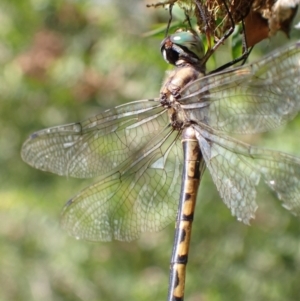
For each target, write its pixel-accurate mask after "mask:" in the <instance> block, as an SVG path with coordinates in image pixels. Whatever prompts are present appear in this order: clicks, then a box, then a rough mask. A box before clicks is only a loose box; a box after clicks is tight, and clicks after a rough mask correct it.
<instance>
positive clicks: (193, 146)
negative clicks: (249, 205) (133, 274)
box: [168, 127, 205, 301]
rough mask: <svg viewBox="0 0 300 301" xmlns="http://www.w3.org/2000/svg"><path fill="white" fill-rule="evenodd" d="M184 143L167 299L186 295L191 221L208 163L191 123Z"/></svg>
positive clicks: (185, 133)
mask: <svg viewBox="0 0 300 301" xmlns="http://www.w3.org/2000/svg"><path fill="white" fill-rule="evenodd" d="M182 146H183V153H184V164H183V173H182V187H181V194H180V204H179V209H178V213H177V219H176V225H175V238H174V247H173V251H172V257H171V263H170V269H171V273H170V280H169V281H170V283H169V295H168V301H182V300H183V298H184V284H185V274H186V264H187V261H188V252H189V247H190V239H191V231H192V222H193V219H194V210H195V204H196V199H197V191H198V187H199V184H200V179H201V175H202V173H203V171H204V166H205V165H204V159H203V158H202V154H201V151H200V147H199V143H198V141H197V139H196V137H195V130H194V129H193V128H192V127H188V128H186V129H184V130H183V133H182Z"/></svg>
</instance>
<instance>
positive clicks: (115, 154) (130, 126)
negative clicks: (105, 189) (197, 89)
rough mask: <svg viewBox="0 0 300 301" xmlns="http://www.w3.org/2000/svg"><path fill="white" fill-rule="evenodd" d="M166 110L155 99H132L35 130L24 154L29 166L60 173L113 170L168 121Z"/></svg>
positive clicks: (89, 174)
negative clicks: (77, 120)
mask: <svg viewBox="0 0 300 301" xmlns="http://www.w3.org/2000/svg"><path fill="white" fill-rule="evenodd" d="M164 111H165V110H164V109H163V108H162V107H161V106H160V104H159V102H157V101H155V100H141V101H135V102H131V103H128V104H125V105H122V106H119V107H116V108H113V109H111V110H107V111H105V112H103V113H100V114H99V115H97V116H95V117H92V118H89V119H87V120H85V121H83V122H81V123H73V124H68V125H63V126H57V127H53V128H49V129H45V130H41V131H39V132H36V133H34V134H32V135H31V136H30V138H29V139H28V140H27V141H25V143H24V144H23V146H22V151H21V155H22V158H23V160H24V161H25V162H27V163H28V164H29V165H31V166H33V167H35V168H38V169H41V170H44V171H49V172H53V173H56V174H59V175H65V176H72V177H78V178H89V177H94V176H97V175H100V174H101V175H103V174H106V173H108V172H110V173H111V172H113V171H116V168H119V167H120V165H121V164H122V163H123V162H125V161H126V159H128V157H130V156H132V153H134V152H137V151H139V150H140V149H143V147H144V145H145V144H146V143H147V142H148V141H149V140H151V139H153V137H155V136H156V135H158V134H159V133H160V132H161V131H162V130H163V128H164V127H165V126H166V125H167V124H169V120H168V116H167V114H166V113H165V112H164Z"/></svg>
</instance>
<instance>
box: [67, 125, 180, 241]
mask: <svg viewBox="0 0 300 301" xmlns="http://www.w3.org/2000/svg"><path fill="white" fill-rule="evenodd" d="M125 163H126V164H124V166H125V168H123V169H122V170H119V171H118V172H115V173H113V174H112V175H110V176H109V177H107V178H105V179H104V180H103V181H101V182H98V183H96V184H94V185H92V186H90V187H88V188H87V189H85V190H83V191H81V192H80V193H79V194H78V195H76V196H75V197H74V198H73V199H71V200H70V201H69V202H68V203H67V205H66V207H65V209H64V211H63V213H62V225H63V227H64V228H65V229H66V230H67V231H68V232H69V233H70V234H71V235H73V236H75V237H78V238H83V239H86V240H90V241H100V240H101V241H109V240H112V239H117V240H125V241H130V240H133V239H136V238H138V236H139V234H140V233H141V232H144V231H159V230H161V229H162V228H164V227H165V226H166V225H167V224H169V223H170V222H171V221H174V220H175V216H176V212H177V204H178V198H179V193H180V182H181V172H182V166H181V165H182V149H181V143H180V139H178V132H175V131H172V129H171V128H170V127H166V128H165V130H164V131H162V132H161V133H160V134H159V135H156V136H155V137H154V139H152V140H150V141H149V142H148V143H147V144H146V145H145V146H144V147H143V149H141V150H140V152H139V153H138V154H137V155H136V156H135V157H131V158H129V159H128V160H127V161H126V162H125Z"/></svg>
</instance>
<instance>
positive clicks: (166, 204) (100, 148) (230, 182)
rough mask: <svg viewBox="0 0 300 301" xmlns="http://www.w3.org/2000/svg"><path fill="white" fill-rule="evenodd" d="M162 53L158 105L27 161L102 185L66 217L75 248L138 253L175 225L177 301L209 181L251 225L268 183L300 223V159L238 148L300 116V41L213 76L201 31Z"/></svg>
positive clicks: (133, 106) (39, 140)
mask: <svg viewBox="0 0 300 301" xmlns="http://www.w3.org/2000/svg"><path fill="white" fill-rule="evenodd" d="M161 52H162V55H163V57H164V59H165V60H166V61H167V62H168V63H170V64H172V65H174V66H175V68H174V70H173V71H171V72H170V73H169V75H168V76H167V78H166V80H165V82H164V84H163V86H162V88H161V91H160V95H159V97H157V98H153V99H146V100H138V101H133V102H130V103H127V104H123V105H120V106H117V107H115V108H112V109H109V110H106V111H104V112H102V113H100V114H98V115H96V116H94V117H91V118H89V119H87V120H85V121H83V122H77V123H71V124H67V125H61V126H56V127H51V128H48V129H44V130H41V131H38V132H35V133H33V134H32V135H31V136H30V137H29V138H28V139H27V140H26V141H25V143H24V144H23V146H22V150H21V156H22V158H23V160H24V161H25V162H26V163H28V164H29V165H31V166H32V167H34V168H37V169H40V170H43V171H48V172H52V173H55V174H58V175H61V176H69V177H77V178H93V177H96V176H97V177H98V179H97V181H96V182H95V183H94V184H93V185H91V186H89V187H87V188H86V189H84V190H83V191H81V192H79V193H78V194H77V195H75V196H74V197H73V198H71V199H70V200H69V201H68V202H67V204H66V205H65V207H64V209H63V211H62V216H61V224H62V227H63V228H65V229H66V230H67V232H68V233H69V234H70V235H72V236H74V237H76V238H80V239H85V240H89V241H111V240H113V239H115V240H121V241H131V240H134V239H137V238H138V237H139V236H140V234H141V233H142V232H148V231H150V232H151V231H159V230H161V229H163V228H164V227H166V226H167V225H168V224H169V223H171V222H174V221H175V222H176V223H175V225H176V226H175V234H174V236H175V238H174V246H173V251H172V256H171V263H170V280H169V291H168V300H169V301H171V300H173V301H174V300H176V301H179V300H183V299H184V286H185V272H186V264H187V259H188V252H189V243H190V240H191V229H192V222H193V216H194V210H195V203H196V199H197V191H198V187H199V184H200V181H201V177H202V175H203V173H204V171H205V169H208V171H209V173H210V175H211V177H212V180H213V182H214V184H215V186H216V188H217V190H218V192H219V194H220V197H221V199H222V200H223V201H224V203H225V204H226V206H227V207H228V208H229V209H230V210H231V213H232V215H233V216H235V217H236V218H237V219H238V220H239V221H242V222H244V223H245V224H249V223H250V220H251V219H253V218H254V217H255V211H256V209H257V203H256V193H257V185H258V183H259V182H260V180H262V181H263V182H265V183H266V185H267V186H268V187H269V188H270V189H271V190H273V191H274V192H275V193H276V195H277V197H278V199H279V200H280V201H281V202H282V205H283V206H284V207H285V208H286V209H287V210H290V211H291V212H292V213H293V214H294V215H300V158H299V157H296V156H292V155H289V154H286V153H283V152H279V151H272V150H268V149H263V148H259V147H256V146H253V145H249V144H247V143H244V142H242V141H240V140H238V139H237V138H234V137H232V135H233V134H255V133H261V132H265V131H269V130H272V129H275V128H277V127H279V126H281V125H283V124H285V123H287V122H288V121H289V120H291V119H293V118H294V117H295V116H296V114H297V113H298V111H299V110H300V93H299V91H298V90H299V85H300V41H299V42H296V43H294V44H292V45H291V46H287V47H284V48H282V49H280V50H276V51H275V52H273V53H271V54H269V55H268V56H266V57H265V58H263V59H261V60H259V61H257V62H255V63H251V64H249V65H244V66H239V67H231V68H228V69H225V70H223V71H218V72H215V73H214V72H212V73H208V74H205V72H206V71H205V63H204V62H203V60H202V58H203V57H204V56H205V55H204V52H205V51H204V47H203V44H202V42H201V39H200V38H199V37H198V35H197V34H196V33H195V32H193V31H184V30H183V31H179V32H175V33H174V34H172V35H170V36H168V37H167V38H165V39H164V40H163V42H162V43H161Z"/></svg>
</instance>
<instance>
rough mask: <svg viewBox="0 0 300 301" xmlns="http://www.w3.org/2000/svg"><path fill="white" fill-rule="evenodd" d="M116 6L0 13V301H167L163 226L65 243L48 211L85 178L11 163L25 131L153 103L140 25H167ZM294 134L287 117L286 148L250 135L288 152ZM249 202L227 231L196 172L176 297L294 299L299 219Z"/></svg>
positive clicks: (299, 267)
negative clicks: (251, 214)
mask: <svg viewBox="0 0 300 301" xmlns="http://www.w3.org/2000/svg"><path fill="white" fill-rule="evenodd" d="M124 3H125V2H122V1H118V2H117V1H95V0H94V1H92V0H89V1H88V0H87V1H54V0H51V1H50V0H42V1H37V0H32V1H29V0H18V1H11V0H2V2H1V4H0V20H1V28H0V64H1V68H0V118H1V128H0V180H1V189H0V283H1V290H0V300H1V301H10V300H14V301H33V300H44V301H47V300H57V301H58V300H64V301H67V300H70V301H71V300H72V301H76V300H88V301H93V300H103V301H110V300H113V301H118V300H120V301H121V300H139V301H142V300H155V299H157V300H163V299H166V295H167V283H168V271H169V258H170V255H171V248H172V239H173V228H174V227H173V225H170V226H169V227H168V228H167V229H166V230H164V231H162V232H160V233H155V234H151V235H150V234H148V233H146V234H145V235H143V236H142V237H141V239H140V240H138V241H136V242H132V243H119V242H112V243H99V244H91V243H87V242H84V241H77V240H74V239H73V238H70V237H68V236H67V235H66V234H65V233H64V232H63V231H62V230H61V228H60V227H59V212H60V209H61V207H62V206H63V203H64V202H65V201H66V200H67V199H68V198H70V197H71V196H72V195H74V194H75V193H76V192H78V191H79V190H80V189H81V188H83V187H86V186H87V185H88V184H90V183H91V182H93V180H90V181H87V180H84V181H83V180H78V179H66V178H62V177H59V176H56V175H49V174H45V173H43V172H41V171H37V170H34V169H32V168H30V167H29V166H27V165H26V164H25V163H23V162H22V160H21V159H20V148H21V144H22V142H23V141H24V140H25V139H26V137H27V136H28V135H29V134H30V133H32V132H33V131H36V130H39V129H42V128H44V127H48V126H54V125H57V124H63V123H69V122H73V121H76V120H81V119H84V118H86V117H88V116H90V115H94V114H96V113H97V112H99V111H100V110H102V109H105V108H109V107H112V106H115V105H118V104H120V103H124V102H127V101H130V100H136V99H142V98H147V97H155V96H158V91H159V89H160V85H161V82H162V80H163V77H164V71H165V70H166V68H167V66H166V64H165V63H164V61H163V60H162V59H161V57H160V53H159V43H160V39H157V38H156V37H147V38H146V37H142V36H143V35H144V34H145V33H146V32H148V31H149V29H150V28H151V26H152V25H151V24H153V23H159V21H161V20H163V22H161V23H166V22H167V18H168V13H167V11H163V10H160V11H158V10H154V9H153V8H152V9H146V7H145V4H144V3H143V2H142V1H126V4H124ZM133 12H134V13H133ZM144 36H145V35H144ZM283 43H284V41H283ZM222 51H223V53H225V52H226V50H225V51H224V50H222V49H220V53H222ZM216 61H218V60H216ZM225 62H226V61H225ZM214 64H215V62H214V63H209V68H210V69H212V68H213V67H214ZM298 128H299V120H296V121H295V122H294V123H293V124H292V126H291V127H290V128H289V129H288V130H287V131H285V137H284V138H285V140H284V141H285V142H282V139H283V138H282V135H280V136H279V134H278V132H277V133H276V134H274V135H271V134H269V135H266V136H259V137H255V138H256V140H257V141H258V140H260V141H261V142H262V140H263V139H264V140H265V141H266V144H268V145H270V146H272V147H276V145H274V143H273V144H272V143H271V141H275V143H277V145H278V147H277V148H281V149H282V148H284V150H286V151H288V150H289V151H294V152H297V151H298V154H299V150H297V147H298V145H299V143H297V141H296V142H295V141H294V140H295V139H294V138H295V137H298ZM278 137H281V138H278ZM252 142H253V141H252ZM258 199H259V200H258V201H259V205H260V209H259V211H258V214H257V219H256V220H255V221H254V222H253V223H252V226H251V227H248V226H245V225H243V224H241V223H238V222H237V221H235V219H234V218H232V217H231V216H230V212H229V210H228V209H227V208H226V207H225V206H224V205H223V204H222V201H221V200H220V198H219V196H218V194H217V192H216V189H215V188H214V186H213V184H212V182H211V180H210V178H209V175H208V174H206V175H205V179H204V182H203V183H202V185H201V189H200V192H199V204H198V206H197V214H196V216H195V224H194V227H193V236H192V246H191V255H190V258H189V265H188V276H187V285H186V300H190V301H192V300H209V301H219V300H222V301H223V300H243V301H248V300H249V301H250V300H251V301H259V300H272V301H276V300H278V301H279V300H286V301H287V300H298V299H299V298H300V292H299V289H298V279H299V278H300V251H299V250H300V244H299V241H300V239H299V236H300V235H299V234H300V232H299V224H300V221H299V219H296V218H294V217H292V216H291V215H290V214H289V213H288V212H286V211H285V210H284V209H282V208H281V206H280V205H279V204H278V203H279V202H278V201H274V198H273V196H272V195H270V193H269V192H267V191H266V190H262V192H261V193H260V194H259V196H258Z"/></svg>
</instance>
